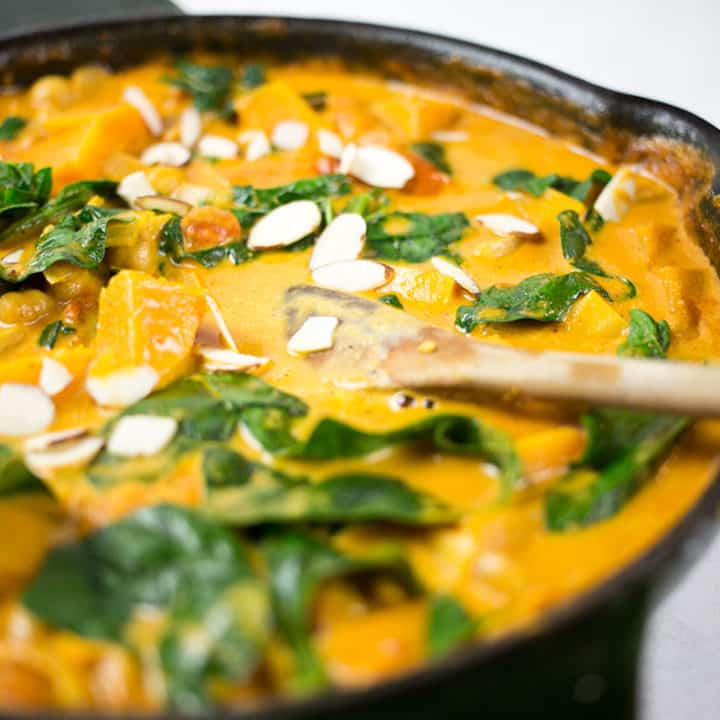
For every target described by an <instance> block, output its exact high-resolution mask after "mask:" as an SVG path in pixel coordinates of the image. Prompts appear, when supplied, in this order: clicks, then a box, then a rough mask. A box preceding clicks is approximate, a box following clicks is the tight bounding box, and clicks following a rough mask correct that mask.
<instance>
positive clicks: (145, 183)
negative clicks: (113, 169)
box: [117, 170, 155, 207]
mask: <svg viewBox="0 0 720 720" xmlns="http://www.w3.org/2000/svg"><path fill="white" fill-rule="evenodd" d="M117 194H118V195H119V196H120V197H121V198H122V199H123V200H124V201H125V202H126V203H127V204H128V205H129V206H130V207H135V201H136V200H137V199H138V198H139V197H143V196H145V195H155V188H154V187H153V186H152V185H151V184H150V181H149V180H148V178H147V175H146V174H145V173H144V172H143V171H142V170H138V171H137V172H134V173H130V175H126V176H125V177H124V178H123V179H122V180H121V181H120V183H119V184H118V188H117Z"/></svg>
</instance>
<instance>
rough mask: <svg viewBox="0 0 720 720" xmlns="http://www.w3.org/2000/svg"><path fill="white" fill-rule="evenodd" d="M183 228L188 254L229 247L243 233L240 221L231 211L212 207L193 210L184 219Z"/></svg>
mask: <svg viewBox="0 0 720 720" xmlns="http://www.w3.org/2000/svg"><path fill="white" fill-rule="evenodd" d="M181 228H182V235H183V242H184V244H185V250H186V251H187V252H196V251H198V250H207V249H208V248H212V247H217V246H218V245H227V244H228V243H231V242H234V241H236V240H239V239H240V235H241V232H242V231H241V229H240V223H239V221H238V219H237V218H236V217H235V216H234V215H233V214H232V213H231V212H230V211H229V210H222V209H221V208H217V207H212V206H210V205H208V206H205V207H197V208H193V209H192V210H191V211H190V212H189V213H188V214H187V215H186V216H185V217H184V218H183V219H182V223H181Z"/></svg>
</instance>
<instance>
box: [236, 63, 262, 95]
mask: <svg viewBox="0 0 720 720" xmlns="http://www.w3.org/2000/svg"><path fill="white" fill-rule="evenodd" d="M266 82H267V80H266V73H265V66H264V65H263V64H262V63H251V64H250V65H246V66H245V69H244V70H243V73H242V84H243V87H245V88H246V89H248V90H253V89H254V88H256V87H260V86H261V85H264V84H265V83H266Z"/></svg>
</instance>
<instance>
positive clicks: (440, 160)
mask: <svg viewBox="0 0 720 720" xmlns="http://www.w3.org/2000/svg"><path fill="white" fill-rule="evenodd" d="M410 149H411V150H412V151H413V152H414V153H416V154H417V155H419V156H420V157H421V158H423V159H424V160H427V161H428V162H429V163H430V164H431V165H434V166H435V167H436V168H437V169H438V170H440V172H444V173H445V174H446V175H452V168H451V167H450V165H449V164H448V161H447V157H446V155H445V146H444V145H440V143H436V142H417V143H413V144H412V145H411V146H410Z"/></svg>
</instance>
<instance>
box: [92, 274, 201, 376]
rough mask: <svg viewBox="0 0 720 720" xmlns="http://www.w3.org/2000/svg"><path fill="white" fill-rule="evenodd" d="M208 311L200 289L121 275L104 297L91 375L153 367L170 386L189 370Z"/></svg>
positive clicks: (101, 301) (154, 279)
mask: <svg viewBox="0 0 720 720" xmlns="http://www.w3.org/2000/svg"><path fill="white" fill-rule="evenodd" d="M204 310H205V299H204V295H203V293H202V291H201V290H200V289H199V288H193V287H189V286H186V285H180V284H178V283H172V282H169V281H167V280H163V279H160V278H154V277H152V276H150V275H148V274H146V273H143V272H138V271H136V270H122V271H121V272H119V273H118V274H117V275H115V277H113V278H112V280H110V282H109V283H108V285H107V287H106V288H105V289H104V290H103V291H102V293H101V295H100V310H99V314H98V326H97V338H96V354H95V358H94V360H93V362H92V364H91V367H90V375H91V376H94V377H103V376H106V375H109V374H111V373H114V372H116V371H119V370H123V369H126V368H133V367H140V366H150V367H151V368H152V369H153V370H155V372H157V374H158V378H159V380H158V386H163V385H167V384H168V383H170V382H172V381H173V380H175V379H176V378H177V377H179V376H180V375H182V374H183V373H184V372H185V371H186V370H187V369H188V365H189V363H190V358H191V351H192V346H193V342H194V341H195V336H196V334H197V330H198V327H199V326H200V319H201V318H202V315H203V313H204Z"/></svg>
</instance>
